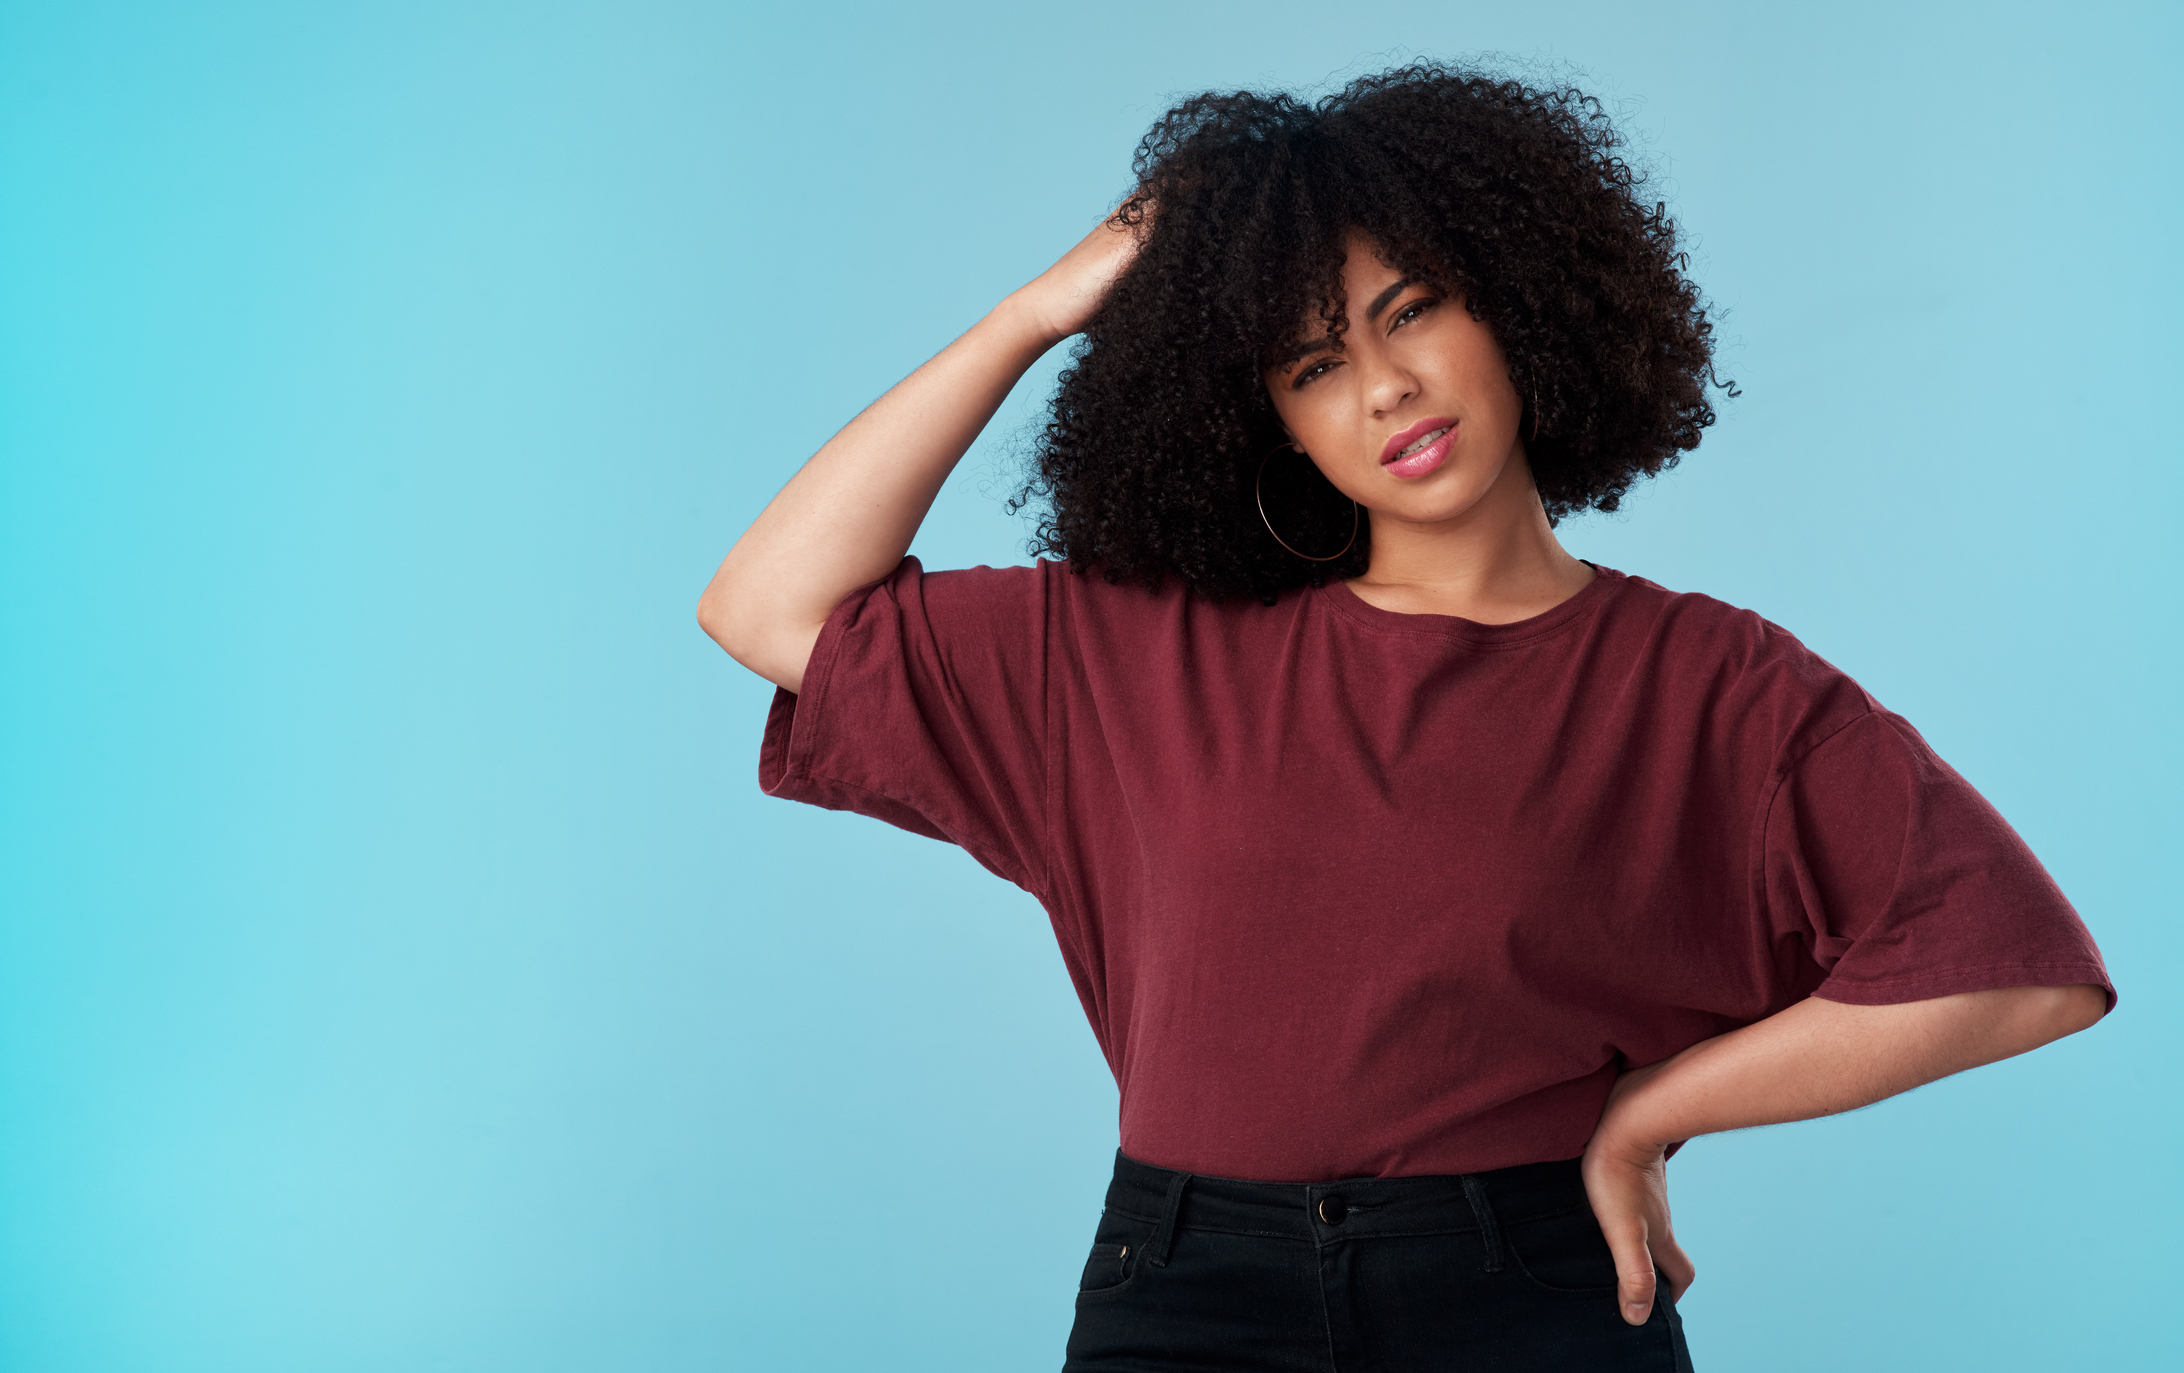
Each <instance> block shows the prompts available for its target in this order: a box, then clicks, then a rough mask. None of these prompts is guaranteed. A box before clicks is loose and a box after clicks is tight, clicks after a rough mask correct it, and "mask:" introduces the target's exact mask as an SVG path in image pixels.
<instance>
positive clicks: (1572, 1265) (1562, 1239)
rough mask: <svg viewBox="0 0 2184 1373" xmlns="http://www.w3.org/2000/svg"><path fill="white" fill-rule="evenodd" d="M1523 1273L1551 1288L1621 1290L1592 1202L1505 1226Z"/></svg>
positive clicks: (1591, 1291) (1587, 1293) (1595, 1293)
mask: <svg viewBox="0 0 2184 1373" xmlns="http://www.w3.org/2000/svg"><path fill="white" fill-rule="evenodd" d="M1502 1233H1503V1235H1504V1237H1505V1239H1506V1241H1507V1243H1508V1245H1509V1251H1510V1254H1511V1255H1512V1256H1513V1257H1514V1258H1515V1259H1516V1266H1517V1271H1519V1272H1521V1273H1523V1274H1524V1276H1525V1277H1527V1278H1529V1279H1531V1281H1532V1285H1533V1286H1535V1287H1544V1288H1546V1289H1547V1290H1548V1291H1550V1292H1569V1293H1573V1294H1581V1295H1584V1296H1598V1295H1601V1294H1604V1293H1611V1292H1613V1291H1614V1290H1615V1255H1614V1254H1613V1253H1612V1252H1611V1251H1610V1250H1609V1249H1608V1238H1607V1236H1605V1235H1603V1234H1601V1233H1600V1222H1599V1221H1597V1220H1595V1219H1593V1213H1592V1208H1591V1207H1589V1206H1580V1207H1575V1208H1573V1209H1571V1210H1568V1211H1565V1212H1562V1213H1561V1214H1559V1215H1553V1216H1541V1217H1539V1218H1538V1219H1535V1220H1525V1221H1519V1222H1517V1223H1516V1224H1514V1225H1509V1224H1506V1223H1505V1224H1504V1225H1503V1226H1502Z"/></svg>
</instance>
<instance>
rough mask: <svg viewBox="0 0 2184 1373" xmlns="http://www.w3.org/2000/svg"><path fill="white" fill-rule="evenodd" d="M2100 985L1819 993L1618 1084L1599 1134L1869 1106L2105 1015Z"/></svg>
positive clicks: (1681, 1129)
mask: <svg viewBox="0 0 2184 1373" xmlns="http://www.w3.org/2000/svg"><path fill="white" fill-rule="evenodd" d="M2106 1007H2107V996H2106V994H2105V993H2103V992H2102V991H2101V989H2100V988H2098V987H2092V986H2082V985H2081V986H2069V987H2010V988H2003V989H1999V990H1994V991H1981V992H1964V993H1960V994H1958V995H1955V996H1944V997H1937V998H1934V999H1932V1000H1927V1001H1910V1002H1903V1003H1900V1004H1897V1005H1890V1006H1853V1005H1847V1004H1844V1003H1842V1002H1837V1001H1828V1000H1824V999H1822V998H1820V997H1810V998H1807V999H1806V1000H1804V1001H1801V1002H1799V1003H1797V1004H1796V1005H1794V1006H1791V1007H1790V1008H1788V1009H1787V1010H1784V1011H1782V1012H1780V1013H1779V1014H1776V1015H1772V1016H1769V1017H1768V1018H1767V1019H1765V1020H1762V1021H1758V1022H1756V1023H1754V1024H1751V1025H1747V1026H1745V1027H1744V1028H1743V1029H1740V1030H1735V1031H1732V1032H1730V1033H1729V1034H1725V1035H1720V1036H1717V1037H1716V1038H1713V1039H1709V1040H1705V1041H1702V1042H1701V1043H1698V1044H1694V1045H1692V1046H1691V1047H1690V1048H1688V1049H1686V1050H1684V1051H1683V1052H1682V1053H1680V1054H1677V1055H1675V1056H1674V1057H1672V1058H1669V1059H1665V1060H1663V1061H1662V1062H1661V1063H1659V1064H1656V1065H1654V1066H1652V1067H1649V1068H1643V1069H1640V1070H1638V1071H1636V1072H1633V1073H1629V1074H1626V1075H1625V1077H1624V1078H1623V1080H1622V1081H1621V1082H1619V1083H1618V1084H1617V1087H1616V1092H1615V1095H1614V1096H1613V1097H1612V1098H1611V1099H1610V1101H1609V1104H1608V1109H1607V1111H1606V1112H1605V1113H1604V1114H1603V1115H1602V1117H1601V1122H1600V1131H1601V1133H1602V1134H1605V1135H1611V1136H1614V1137H1616V1138H1618V1139H1622V1140H1626V1141H1628V1142H1630V1143H1632V1144H1640V1145H1645V1146H1666V1145H1668V1144H1672V1143H1674V1142H1675V1141H1677V1140H1683V1139H1690V1138H1692V1137H1693V1136H1696V1135H1704V1134H1713V1133H1715V1132H1717V1131H1721V1130H1739V1129H1743V1128H1745V1127H1747V1126H1753V1125H1772V1124H1775V1123H1777V1122H1780V1121H1789V1120H1806V1119H1810V1118H1812V1117H1814V1116H1825V1115H1834V1114H1836V1113H1837V1112H1841V1111H1852V1110H1856V1109H1857V1108H1859V1107H1861V1106H1869V1105H1871V1104H1873V1103H1874V1102H1876V1101H1880V1100H1882V1099H1883V1098H1885V1097H1891V1096H1894V1095H1896V1094H1897V1093H1899V1092H1907V1091H1909V1090H1911V1089H1912V1088H1914V1087H1918V1086H1923V1085H1924V1084H1926V1083H1929V1082H1932V1081H1934V1080H1936V1079H1937V1078H1943V1077H1947V1076H1948V1075H1949V1074H1951V1073H1959V1072H1962V1071H1964V1070H1965V1069H1967V1068H1976V1067H1978V1066H1980V1065H1981V1064H1983V1063H1992V1062H1995V1061H1996V1060H1998V1059H2004V1058H2009V1057H2011V1056H2012V1055H2015V1054H2021V1053H2024V1052H2026V1051H2027V1050H2030V1049H2036V1048H2038V1047H2040V1046H2041V1045H2042V1044H2045V1043H2047V1042H2049V1041H2050V1040H2054V1039H2059V1038H2061V1037H2062V1036H2064V1035H2066V1034H2070V1033H2072V1032H2074V1031H2077V1030H2082V1029H2084V1028H2085V1027H2086V1026H2088V1025H2090V1024H2092V1023H2093V1022H2094V1021H2095V1020H2098V1019H2099V1018H2100V1016H2101V1014H2102V1012H2103V1011H2104V1010H2105V1009H2106Z"/></svg>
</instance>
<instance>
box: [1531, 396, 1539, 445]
mask: <svg viewBox="0 0 2184 1373" xmlns="http://www.w3.org/2000/svg"><path fill="white" fill-rule="evenodd" d="M1532 442H1534V443H1538V442H1539V392H1537V391H1534V392H1533V393H1532Z"/></svg>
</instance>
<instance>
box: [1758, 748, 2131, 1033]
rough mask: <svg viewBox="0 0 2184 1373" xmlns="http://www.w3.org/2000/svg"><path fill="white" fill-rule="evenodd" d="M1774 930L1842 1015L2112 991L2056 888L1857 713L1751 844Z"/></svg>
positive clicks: (1779, 791)
mask: <svg viewBox="0 0 2184 1373" xmlns="http://www.w3.org/2000/svg"><path fill="white" fill-rule="evenodd" d="M1763 861H1764V889H1765V898H1766V901H1767V904H1768V906H1769V907H1770V909H1771V912H1772V915H1773V919H1774V920H1775V922H1776V923H1777V925H1778V927H1788V929H1789V931H1792V932H1795V933H1797V934H1799V935H1801V936H1802V937H1804V938H1805V939H1806V940H1808V941H1809V947H1810V949H1811V951H1812V955H1813V958H1814V960H1815V961H1816V962H1817V963H1818V964H1819V966H1820V970H1821V972H1822V973H1823V974H1824V980H1822V981H1821V982H1820V984H1819V986H1818V988H1817V989H1816V990H1815V992H1814V994H1815V995H1817V996H1822V997H1825V998H1827V999H1828V1000H1830V1001H1843V1002H1849V1003H1852V1004H1854V1005H1864V1006H1872V1005H1887V1004H1890V1003H1894V1002H1901V1001H1923V1000H1926V999H1928V998H1930V997H1937V996H1949V995H1952V994H1954V993H1957V992H1970V991H1983V990H1987V989H1990V988H1996V987H2024V986H2050V987H2052V986H2067V985H2069V984H2072V983H2079V982H2088V983H2094V984H2097V985H2099V986H2100V987H2101V988H2103V989H2104V990H2106V991H2107V992H2108V997H2109V1004H2110V1005H2113V1004H2114V1003H2115V989H2114V987H2113V986H2112V985H2111V984H2110V982H2109V980H2108V972H2107V969H2106V968H2104V967H2103V966H2102V964H2101V956H2100V951H2099V950H2098V949H2096V948H2095V947H2094V944H2093V937H2092V935H2091V934H2089V933H2088V932H2087V930H2086V928H2085V924H2084V922H2082V921H2081V920H2079V918H2078V914H2077V912H2076V911H2075V910H2073V909H2071V905H2070V902H2069V901H2068V900H2067V899H2065V897H2064V896H2063V893H2062V891H2061V889H2060V888H2058V887H2057V886H2056V885H2055V880H2054V879H2053V878H2052V877H2050V876H2049V875H2048V873H2047V870H2046V869H2045V868H2044V867H2042V866H2041V865H2040V860H2039V859H2037V858H2035V857H2034V856H2033V854H2032V850H2031V849H2029V848H2027V847H2026V846H2025V841H2024V840H2022V839H2020V838H2019V837H2018V835H2017V832H2016V831H2015V830H2012V829H2011V828H2010V826H2009V824H2008V822H2007V821H2005V820H2003V818H2002V817H2001V815H2000V814H1999V813H1997V812H1996V810H1995V809H1994V807H1993V806H1991V805H1989V804H1988V803H1987V800H1986V798H1984V797H1982V796H1981V795H1980V794H1979V793H1978V792H1977V791H1975V790H1973V788H1972V785H1971V784H1970V783H1969V782H1967V781H1965V780H1964V778H1963V777H1961V776H1959V775H1958V774H1957V772H1956V770H1955V769H1953V768H1951V767H1950V766H1949V765H1948V764H1947V763H1944V762H1943V761H1942V760H1941V759H1940V758H1939V757H1937V756H1936V755H1935V753H1934V751H1933V750H1932V749H1931V748H1929V747H1928V746H1927V743H1926V741H1925V740H1924V739H1922V738H1921V737H1919V734H1918V732H1917V731H1916V730H1914V729H1913V728H1912V727H1911V726H1910V724H1909V723H1908V722H1907V721H1905V720H1903V719H1902V718H1901V717H1899V716H1896V715H1893V714H1890V713H1888V712H1886V711H1874V712H1871V713H1869V714H1865V715H1861V716H1860V717H1858V718H1857V719H1855V720H1853V721H1851V722H1850V723H1849V724H1847V725H1844V726H1843V727H1841V728H1840V729H1838V730H1836V731H1835V732H1834V733H1833V734H1831V735H1829V736H1828V737H1827V738H1826V739H1824V740H1823V741H1821V742H1820V743H1819V744H1818V745H1817V746H1815V747H1814V748H1812V749H1811V750H1810V751H1809V752H1807V753H1806V754H1805V755H1804V756H1803V757H1802V758H1799V759H1798V760H1797V761H1796V762H1795V763H1794V764H1793V765H1792V766H1791V767H1790V769H1789V771H1788V772H1787V774H1786V775H1784V776H1783V777H1782V778H1781V780H1780V782H1779V784H1778V785H1777V787H1776V789H1775V792H1774V796H1773V799H1772V801H1771V802H1770V804H1769V807H1768V811H1767V818H1766V822H1765V839H1764V843H1763Z"/></svg>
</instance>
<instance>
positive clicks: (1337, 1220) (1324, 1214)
mask: <svg viewBox="0 0 2184 1373" xmlns="http://www.w3.org/2000/svg"><path fill="white" fill-rule="evenodd" d="M1349 1216H1350V1208H1349V1207H1348V1206H1345V1205H1344V1204H1343V1201H1342V1198H1341V1197H1321V1198H1320V1204H1319V1218H1320V1219H1321V1220H1323V1221H1326V1222H1327V1223H1328V1224H1329V1225H1340V1224H1342V1222H1343V1221H1345V1220H1347V1219H1349Z"/></svg>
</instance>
